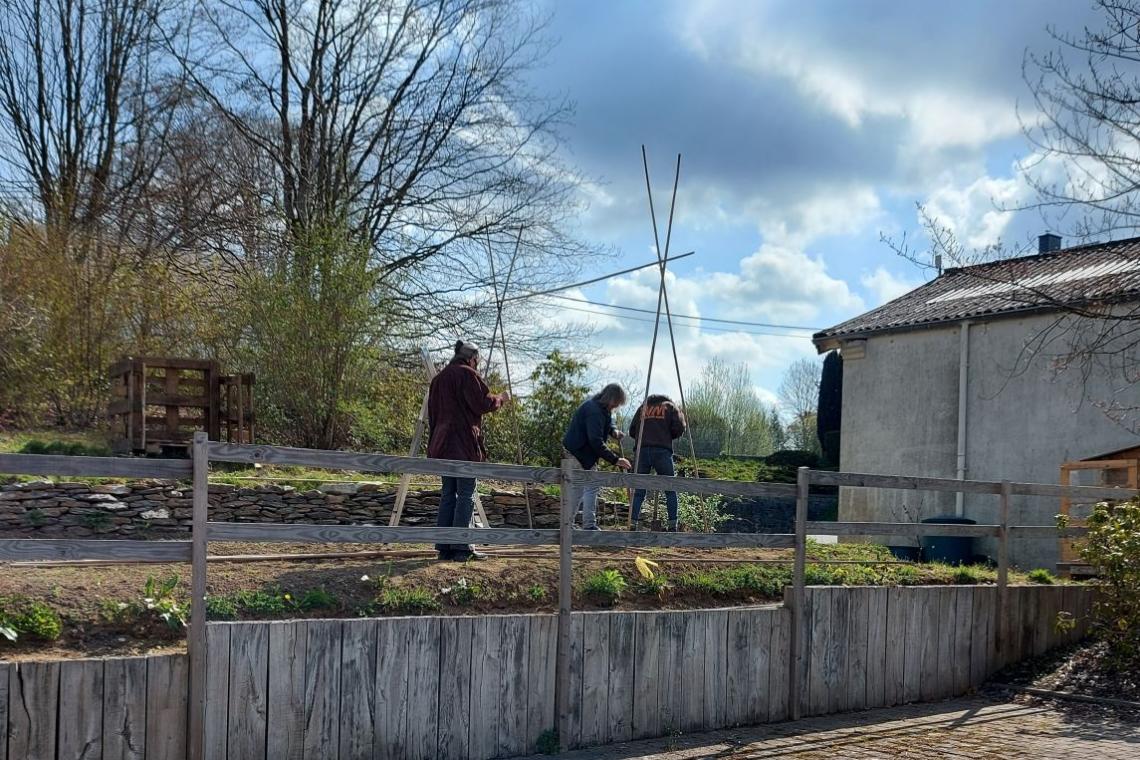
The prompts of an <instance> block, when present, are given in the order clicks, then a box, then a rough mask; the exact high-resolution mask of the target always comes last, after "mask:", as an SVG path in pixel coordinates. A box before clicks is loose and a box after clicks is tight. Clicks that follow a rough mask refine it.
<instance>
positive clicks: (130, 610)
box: [99, 599, 139, 623]
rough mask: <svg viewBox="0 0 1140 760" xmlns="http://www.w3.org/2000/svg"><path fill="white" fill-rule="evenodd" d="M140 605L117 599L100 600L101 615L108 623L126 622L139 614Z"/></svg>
mask: <svg viewBox="0 0 1140 760" xmlns="http://www.w3.org/2000/svg"><path fill="white" fill-rule="evenodd" d="M138 611H139V608H138V605H135V604H131V603H130V602H120V601H118V600H115V599H100V600H99V617H100V618H102V619H103V620H105V621H107V622H108V623H126V622H128V621H130V620H132V619H134V618H135V617H137V616H138Z"/></svg>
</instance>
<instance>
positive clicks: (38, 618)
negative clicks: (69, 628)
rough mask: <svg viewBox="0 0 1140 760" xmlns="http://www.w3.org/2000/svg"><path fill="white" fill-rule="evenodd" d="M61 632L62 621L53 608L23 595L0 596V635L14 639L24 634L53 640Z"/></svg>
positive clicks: (33, 637) (28, 636)
mask: <svg viewBox="0 0 1140 760" xmlns="http://www.w3.org/2000/svg"><path fill="white" fill-rule="evenodd" d="M62 632H63V622H62V621H61V620H60V617H59V613H57V612H56V611H55V610H54V609H52V608H51V607H49V606H48V605H46V604H44V603H43V602H38V601H35V600H33V599H28V598H27V597H23V596H9V597H3V598H0V636H3V637H4V638H6V639H8V640H9V641H15V640H16V639H17V638H19V637H21V636H24V637H27V638H30V639H39V640H41V641H55V640H56V639H58V638H59V636H60V634H61V633H62Z"/></svg>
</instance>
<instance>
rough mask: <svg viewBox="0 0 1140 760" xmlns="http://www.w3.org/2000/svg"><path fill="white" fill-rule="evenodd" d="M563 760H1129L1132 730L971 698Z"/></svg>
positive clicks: (1118, 719) (619, 747) (1121, 722)
mask: <svg viewBox="0 0 1140 760" xmlns="http://www.w3.org/2000/svg"><path fill="white" fill-rule="evenodd" d="M559 757H560V758H562V759H563V760H584V759H585V758H598V759H604V760H634V759H635V758H636V759H638V760H648V759H649V758H654V759H655V760H692V759H694V758H733V759H734V760H736V759H743V758H768V757H774V758H784V757H786V758H796V759H797V760H808V759H809V758H810V759H811V760H824V759H825V758H827V759H832V758H840V759H842V760H846V759H847V758H851V759H852V760H879V759H880V758H881V759H882V760H893V759H894V758H905V759H906V760H911V759H913V760H920V759H921V760H940V759H941V758H952V759H954V760H991V759H992V760H1005V759H1006V758H1020V757H1024V758H1034V760H1046V759H1052V758H1056V759H1057V760H1083V758H1089V759H1090V760H1094V759H1095V760H1136V758H1140V716H1137V717H1136V722H1132V721H1131V720H1130V719H1127V720H1126V719H1125V718H1124V717H1122V716H1121V714H1120V713H1114V712H1112V711H1111V710H1106V709H1104V708H1100V707H1098V706H1089V705H1084V704H1075V703H1074V704H1067V703H1066V704H1061V703H1047V704H1046V703H1040V704H1030V703H1024V704H1022V703H1017V702H999V701H994V700H991V699H987V698H985V697H970V698H964V699H956V700H951V701H947V702H938V703H934V704H921V705H906V706H903V707H893V708H890V709H885V710H871V711H868V712H862V713H849V714H846V715H832V716H827V717H822V718H809V719H806V720H802V721H800V722H798V723H779V724H775V725H771V726H761V727H758V728H746V729H737V730H733V731H715V732H711V733H707V734H695V735H690V736H677V737H672V738H666V739H656V740H651V741H643V742H632V743H628V744H616V745H611V746H609V747H599V748H597V749H592V750H578V751H576V752H570V753H567V754H565V755H560V756H559Z"/></svg>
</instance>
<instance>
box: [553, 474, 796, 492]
mask: <svg viewBox="0 0 1140 760" xmlns="http://www.w3.org/2000/svg"><path fill="white" fill-rule="evenodd" d="M813 477H814V474H813ZM570 482H571V483H573V484H574V485H576V486H584V485H588V484H594V485H598V486H602V487H610V488H644V489H646V490H649V491H681V492H683V493H697V494H723V495H725V496H753V497H755V496H795V495H796V487H795V486H793V485H790V484H785V483H749V482H744V481H739V480H717V479H715V478H680V477H672V476H669V475H640V474H636V473H632V472H611V471H607V470H574V471H573V472H571V473H570Z"/></svg>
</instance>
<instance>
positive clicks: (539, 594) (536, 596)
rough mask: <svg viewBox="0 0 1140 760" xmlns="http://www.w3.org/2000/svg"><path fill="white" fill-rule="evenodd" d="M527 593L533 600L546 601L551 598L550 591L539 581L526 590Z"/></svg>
mask: <svg viewBox="0 0 1140 760" xmlns="http://www.w3.org/2000/svg"><path fill="white" fill-rule="evenodd" d="M526 595H527V598H529V599H530V600H531V601H532V602H545V601H546V600H547V599H549V598H550V592H549V591H547V590H546V586H542V585H539V584H537V583H536V584H534V585H533V586H531V587H530V588H528V589H527V590H526Z"/></svg>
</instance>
